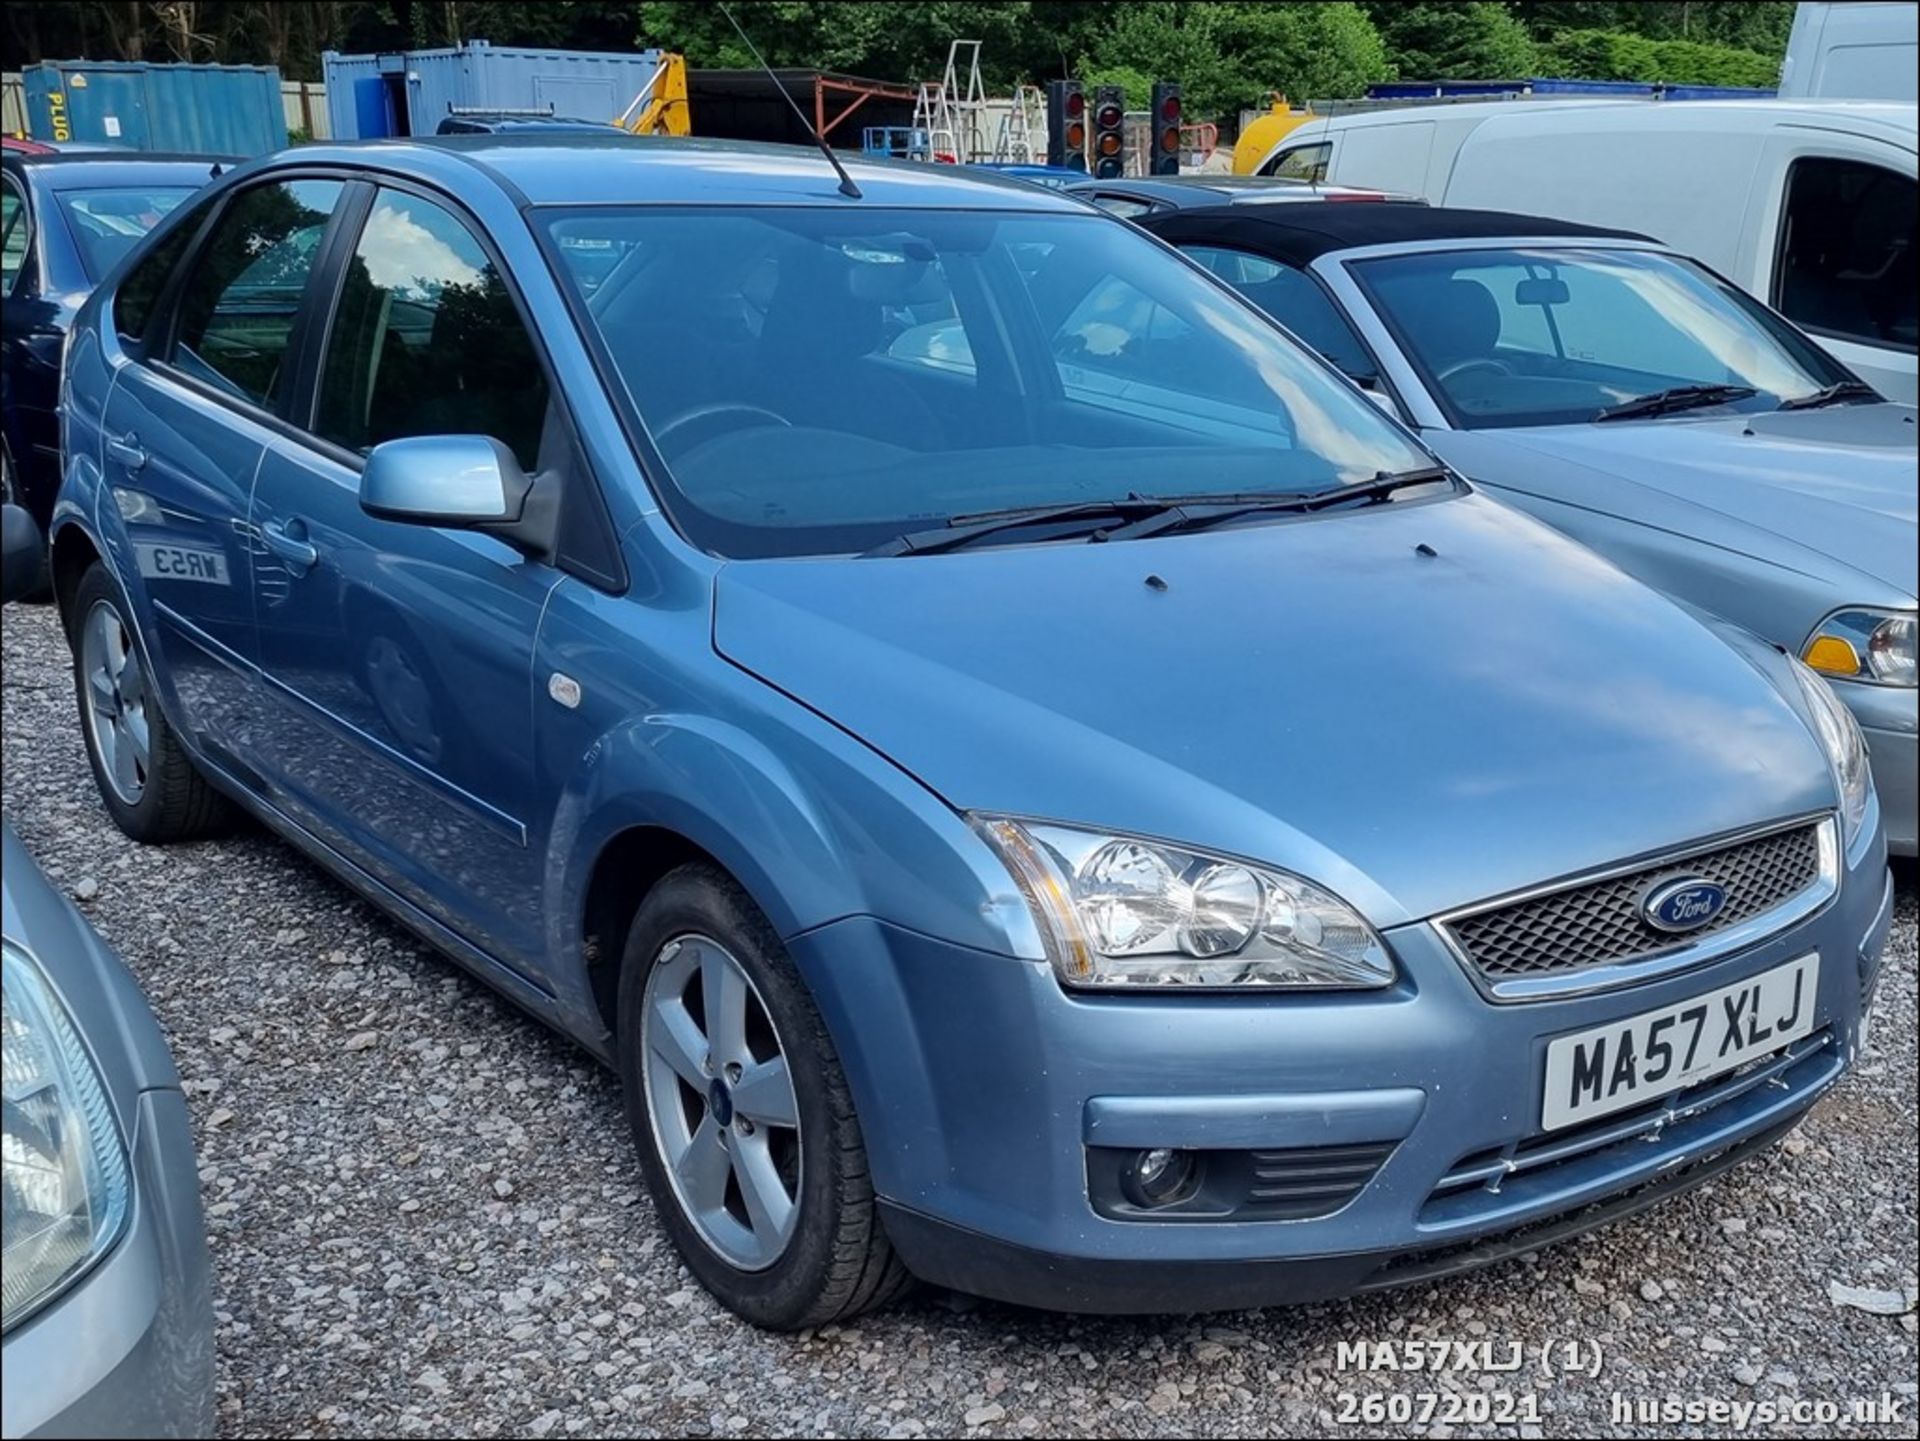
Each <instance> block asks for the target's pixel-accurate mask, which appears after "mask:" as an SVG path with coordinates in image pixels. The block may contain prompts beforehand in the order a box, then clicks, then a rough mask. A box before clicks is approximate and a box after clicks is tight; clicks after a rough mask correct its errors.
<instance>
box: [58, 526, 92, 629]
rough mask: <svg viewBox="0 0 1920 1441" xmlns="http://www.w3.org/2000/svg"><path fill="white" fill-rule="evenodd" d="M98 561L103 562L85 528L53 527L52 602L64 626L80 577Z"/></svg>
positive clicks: (69, 621) (68, 616)
mask: <svg viewBox="0 0 1920 1441" xmlns="http://www.w3.org/2000/svg"><path fill="white" fill-rule="evenodd" d="M99 560H103V556H102V554H101V550H100V547H99V546H98V545H96V544H95V543H94V539H93V537H92V536H91V535H89V534H87V531H86V528H85V527H84V526H81V525H79V524H77V523H71V522H70V523H68V524H66V525H60V526H56V527H55V529H54V532H53V544H52V547H51V549H50V552H49V562H48V568H49V570H50V571H51V572H52V574H51V577H50V578H51V580H52V582H53V598H54V602H55V604H56V605H57V606H58V607H59V610H60V615H61V619H62V620H63V621H65V622H66V623H68V624H71V620H72V617H71V610H72V605H71V602H72V600H73V593H74V591H76V590H78V589H79V587H80V577H81V576H83V575H85V574H86V573H87V567H88V566H90V565H92V564H93V563H94V562H95V561H99Z"/></svg>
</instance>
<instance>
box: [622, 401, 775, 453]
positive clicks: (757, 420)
mask: <svg viewBox="0 0 1920 1441" xmlns="http://www.w3.org/2000/svg"><path fill="white" fill-rule="evenodd" d="M709 421H717V422H719V423H718V424H717V425H715V426H713V427H712V428H713V429H714V431H715V435H714V437H712V438H715V439H717V438H718V436H719V435H720V434H723V433H724V432H726V431H729V430H740V429H745V428H747V427H748V426H751V425H754V424H761V425H781V426H786V427H787V428H788V429H791V428H792V427H793V422H792V421H790V420H788V419H787V418H786V417H785V416H784V415H778V414H776V413H775V412H773V411H771V410H768V409H767V408H766V407H764V406H759V405H748V404H746V403H745V402H743V401H738V400H719V401H715V402H714V403H713V404H711V405H696V406H694V407H693V408H692V409H691V410H683V411H681V412H680V413H679V414H678V415H676V416H674V418H673V419H672V420H669V421H668V422H667V423H666V424H665V425H662V426H661V427H660V428H659V429H658V430H656V431H654V433H653V443H654V444H655V445H657V446H659V447H660V449H662V450H665V449H666V448H667V437H668V436H670V435H672V434H674V433H675V432H676V431H681V430H685V429H686V428H687V427H688V426H691V425H701V424H702V423H703V422H709ZM696 443H697V442H696Z"/></svg>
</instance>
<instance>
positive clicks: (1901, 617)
mask: <svg viewBox="0 0 1920 1441" xmlns="http://www.w3.org/2000/svg"><path fill="white" fill-rule="evenodd" d="M1916 629H1920V626H1916V623H1915V619H1914V615H1913V612H1911V611H1898V610H1840V611H1835V612H1834V613H1833V614H1832V615H1830V616H1828V617H1827V618H1826V619H1825V620H1823V621H1821V622H1820V624H1819V627H1818V628H1817V629H1815V631H1814V633H1813V634H1812V635H1810V636H1808V637H1807V643H1806V645H1805V646H1804V647H1802V648H1801V651H1800V659H1802V660H1803V661H1805V662H1806V663H1807V664H1808V665H1810V666H1812V667H1813V668H1814V669H1815V670H1817V671H1819V672H1820V673H1821V674H1822V675H1827V676H1832V677H1834V678H1835V679H1837V680H1859V681H1868V682H1870V683H1872V684H1875V685H1905V686H1910V685H1912V684H1914V679H1915V663H1914V643H1915V635H1914V633H1915V631H1916Z"/></svg>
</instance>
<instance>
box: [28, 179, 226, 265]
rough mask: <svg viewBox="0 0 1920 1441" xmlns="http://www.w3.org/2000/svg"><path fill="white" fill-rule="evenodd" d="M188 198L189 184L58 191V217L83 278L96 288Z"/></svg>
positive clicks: (189, 192)
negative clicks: (77, 255)
mask: <svg viewBox="0 0 1920 1441" xmlns="http://www.w3.org/2000/svg"><path fill="white" fill-rule="evenodd" d="M192 194H193V187H192V186H187V185H181V186H171V185H168V186H140V187H129V188H127V189H118V190H62V191H60V192H59V201H60V213H61V215H62V216H63V217H64V218H65V220H66V225H67V233H68V234H69V235H71V236H72V237H73V246H74V249H75V250H77V251H79V252H80V268H81V269H82V270H84V271H86V273H87V279H88V280H89V281H91V282H92V283H93V284H95V285H98V284H99V283H100V282H101V281H102V280H104V279H105V278H106V277H107V275H108V274H109V273H110V272H111V271H112V270H113V267H114V266H116V265H118V264H119V263H120V261H121V258H122V257H123V256H125V255H126V253H127V252H128V251H129V250H132V249H133V247H134V246H135V245H137V244H138V243H139V241H140V237H141V236H143V235H145V234H146V233H147V232H148V231H149V230H151V229H153V227H154V226H156V225H158V224H159V223H160V222H161V221H162V220H164V219H165V218H166V217H167V216H168V215H169V214H170V213H171V212H172V211H173V209H174V207H176V206H177V205H179V204H180V203H181V202H183V201H184V200H186V198H187V197H188V196H190V195H192Z"/></svg>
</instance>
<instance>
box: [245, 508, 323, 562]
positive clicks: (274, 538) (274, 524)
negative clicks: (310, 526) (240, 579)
mask: <svg viewBox="0 0 1920 1441" xmlns="http://www.w3.org/2000/svg"><path fill="white" fill-rule="evenodd" d="M306 534H307V526H306V522H305V521H301V520H290V521H288V522H287V523H286V524H285V525H282V524H281V523H280V522H279V521H277V520H270V521H268V522H267V523H266V524H265V525H263V526H261V527H260V538H261V539H262V540H263V541H265V542H266V545H267V549H268V550H270V551H272V552H273V553H274V554H275V555H277V556H279V557H280V559H282V560H284V561H285V562H286V563H287V565H288V567H289V568H290V569H291V570H293V571H294V572H295V573H296V574H298V573H299V572H301V571H304V570H308V569H311V568H312V567H313V566H315V565H317V564H318V563H319V561H320V550H319V548H318V547H317V546H315V545H313V544H312V543H311V542H310V541H308V540H307V539H306Z"/></svg>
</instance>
